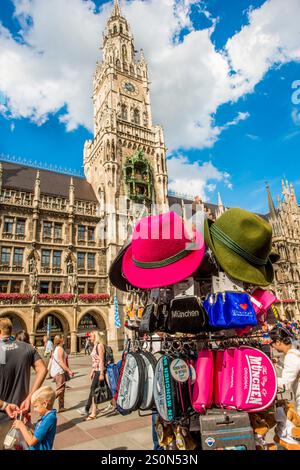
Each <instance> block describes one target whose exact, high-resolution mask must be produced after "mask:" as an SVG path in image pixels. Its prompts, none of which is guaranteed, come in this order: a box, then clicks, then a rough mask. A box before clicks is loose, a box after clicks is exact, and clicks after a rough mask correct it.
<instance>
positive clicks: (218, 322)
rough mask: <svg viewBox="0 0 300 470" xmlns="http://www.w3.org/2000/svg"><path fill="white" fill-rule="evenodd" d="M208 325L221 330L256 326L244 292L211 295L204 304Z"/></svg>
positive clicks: (255, 320)
mask: <svg viewBox="0 0 300 470" xmlns="http://www.w3.org/2000/svg"><path fill="white" fill-rule="evenodd" d="M204 308H205V309H206V311H207V314H208V320H209V324H210V325H211V326H213V327H219V328H223V329H230V328H238V327H244V326H256V325H257V318H256V314H255V311H254V307H253V304H252V303H251V301H250V296H249V294H247V293H246V292H223V293H219V294H211V295H210V296H209V297H208V298H207V299H206V301H205V302H204Z"/></svg>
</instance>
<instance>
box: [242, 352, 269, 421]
mask: <svg viewBox="0 0 300 470" xmlns="http://www.w3.org/2000/svg"><path fill="white" fill-rule="evenodd" d="M234 363H235V364H234V366H235V369H236V380H235V389H234V392H235V393H234V403H235V406H236V408H237V409H239V410H243V411H247V412H248V413H250V412H258V411H264V410H266V409H267V408H269V407H270V406H271V405H272V404H273V403H274V400H275V398H276V394H277V377H276V370H275V368H274V365H273V363H272V361H271V360H270V358H269V357H268V356H267V355H266V354H265V353H263V352H262V351H261V350H260V349H255V348H252V347H248V346H241V347H239V348H237V350H236V354H235V358H234Z"/></svg>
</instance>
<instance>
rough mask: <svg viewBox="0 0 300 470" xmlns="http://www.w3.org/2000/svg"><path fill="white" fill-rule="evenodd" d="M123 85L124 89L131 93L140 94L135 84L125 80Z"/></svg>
mask: <svg viewBox="0 0 300 470" xmlns="http://www.w3.org/2000/svg"><path fill="white" fill-rule="evenodd" d="M122 85H123V89H124V90H125V91H126V92H127V93H130V94H131V95H137V94H138V89H137V88H136V87H135V86H134V84H133V83H131V82H126V81H124V82H123V84H122Z"/></svg>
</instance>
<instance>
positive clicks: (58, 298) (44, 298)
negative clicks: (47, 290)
mask: <svg viewBox="0 0 300 470" xmlns="http://www.w3.org/2000/svg"><path fill="white" fill-rule="evenodd" d="M73 299H74V294H70V293H66V294H38V300H39V301H41V302H55V303H69V302H71V301H72V300H73Z"/></svg>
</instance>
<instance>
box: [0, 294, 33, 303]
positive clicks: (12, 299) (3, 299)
mask: <svg viewBox="0 0 300 470" xmlns="http://www.w3.org/2000/svg"><path fill="white" fill-rule="evenodd" d="M31 298H32V296H31V295H30V294H20V293H10V294H7V293H0V303H2V304H3V303H4V304H14V303H28V302H30V301H31Z"/></svg>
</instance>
